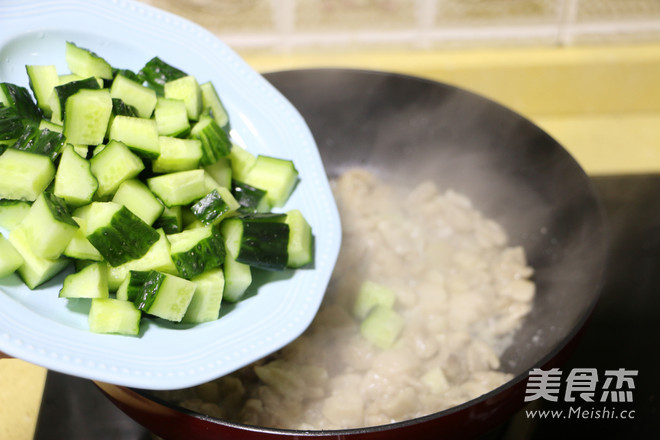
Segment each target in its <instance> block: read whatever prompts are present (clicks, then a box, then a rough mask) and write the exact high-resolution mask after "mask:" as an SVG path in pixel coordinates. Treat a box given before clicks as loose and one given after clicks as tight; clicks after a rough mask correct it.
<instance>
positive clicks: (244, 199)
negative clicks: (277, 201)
mask: <svg viewBox="0 0 660 440" xmlns="http://www.w3.org/2000/svg"><path fill="white" fill-rule="evenodd" d="M231 193H232V195H233V196H234V198H235V199H236V201H237V202H238V204H239V205H241V209H240V210H241V212H243V213H253V212H257V211H261V209H262V207H263V204H264V203H265V202H266V191H264V190H263V189H259V188H255V187H253V186H251V185H248V184H247V183H243V182H239V181H237V180H232V182H231Z"/></svg>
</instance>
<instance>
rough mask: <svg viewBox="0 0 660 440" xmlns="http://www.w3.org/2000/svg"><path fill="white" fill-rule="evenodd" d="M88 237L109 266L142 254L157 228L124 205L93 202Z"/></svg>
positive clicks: (156, 237)
mask: <svg viewBox="0 0 660 440" xmlns="http://www.w3.org/2000/svg"><path fill="white" fill-rule="evenodd" d="M86 228H87V230H86V231H85V233H86V236H87V239H88V240H89V241H90V243H92V245H94V247H95V248H96V249H98V251H99V252H100V253H101V255H103V258H104V259H106V260H107V261H108V263H110V265H111V266H119V265H121V264H124V263H126V262H129V261H131V260H135V259H138V258H141V257H143V256H144V255H145V254H146V253H147V251H149V249H150V248H151V246H152V245H153V244H154V243H156V242H157V241H158V239H159V234H158V232H157V231H156V230H155V229H153V228H152V227H151V226H149V225H148V224H146V223H145V222H143V221H142V220H140V218H139V217H138V216H136V215H135V214H133V213H132V212H131V211H129V210H128V208H126V207H125V206H123V205H120V204H118V203H114V202H94V203H92V205H91V209H90V212H89V216H88V218H87V226H86Z"/></svg>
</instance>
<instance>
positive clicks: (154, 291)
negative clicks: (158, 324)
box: [133, 271, 196, 322]
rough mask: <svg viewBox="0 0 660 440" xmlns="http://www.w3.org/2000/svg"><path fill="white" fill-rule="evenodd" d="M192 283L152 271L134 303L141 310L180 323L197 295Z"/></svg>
mask: <svg viewBox="0 0 660 440" xmlns="http://www.w3.org/2000/svg"><path fill="white" fill-rule="evenodd" d="M195 288H196V285H195V283H193V282H192V281H189V280H185V279H183V278H179V277H177V276H175V275H170V274H166V273H163V272H158V271H151V272H150V273H149V275H148V277H147V280H146V281H145V283H144V284H143V285H142V289H141V290H140V292H139V293H138V295H137V297H136V298H135V300H134V301H133V303H134V304H135V305H136V307H137V308H138V309H139V310H142V311H143V312H145V313H148V314H150V315H154V316H158V317H159V318H163V319H166V320H168V321H174V322H180V321H181V320H182V319H183V317H184V315H185V313H186V310H187V309H188V305H189V304H190V301H191V300H192V297H193V295H194V293H195Z"/></svg>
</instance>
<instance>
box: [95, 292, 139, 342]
mask: <svg viewBox="0 0 660 440" xmlns="http://www.w3.org/2000/svg"><path fill="white" fill-rule="evenodd" d="M141 318H142V312H140V310H138V309H137V307H135V305H134V304H133V303H132V302H128V301H122V300H119V299H115V298H95V299H92V305H91V307H90V309H89V317H88V321H89V329H90V330H91V331H92V332H94V333H113V334H120V335H129V336H137V335H138V334H139V333H140V320H141Z"/></svg>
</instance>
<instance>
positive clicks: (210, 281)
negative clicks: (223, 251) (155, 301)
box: [182, 268, 225, 324]
mask: <svg viewBox="0 0 660 440" xmlns="http://www.w3.org/2000/svg"><path fill="white" fill-rule="evenodd" d="M191 281H192V282H193V283H195V293H194V294H193V297H192V300H191V301H190V304H189V305H188V309H187V310H186V314H185V315H184V316H183V319H182V322H186V323H194V324H197V323H200V322H209V321H215V320H216V319H218V315H219V313H220V307H221V305H222V292H223V291H224V288H225V275H224V272H223V271H222V269H219V268H218V269H212V270H209V271H207V272H205V273H203V274H201V275H198V276H196V277H195V278H193V279H192V280H191Z"/></svg>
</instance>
